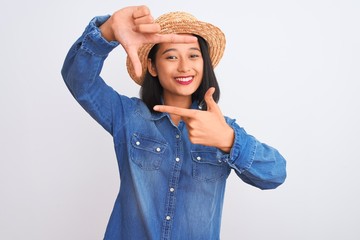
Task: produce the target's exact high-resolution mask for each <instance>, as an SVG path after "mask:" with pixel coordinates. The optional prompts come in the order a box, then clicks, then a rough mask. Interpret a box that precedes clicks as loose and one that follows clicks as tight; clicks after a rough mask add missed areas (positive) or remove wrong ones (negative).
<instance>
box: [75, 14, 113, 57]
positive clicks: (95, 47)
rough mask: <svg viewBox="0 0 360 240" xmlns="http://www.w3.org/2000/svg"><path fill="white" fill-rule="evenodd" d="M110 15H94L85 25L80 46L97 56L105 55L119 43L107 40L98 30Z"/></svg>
mask: <svg viewBox="0 0 360 240" xmlns="http://www.w3.org/2000/svg"><path fill="white" fill-rule="evenodd" d="M109 17H110V15H106V16H99V17H94V18H93V19H92V20H91V21H90V23H89V25H88V26H87V28H86V30H85V32H84V34H83V36H84V38H83V42H82V45H81V48H82V49H84V50H85V51H87V52H89V53H91V54H93V55H98V56H107V55H108V54H109V53H110V52H111V51H112V50H113V49H114V48H115V47H117V46H118V45H119V42H117V41H111V42H108V41H107V40H106V39H105V38H103V36H102V35H101V32H100V30H99V26H101V24H103V23H104V22H105V21H106V20H108V19H109Z"/></svg>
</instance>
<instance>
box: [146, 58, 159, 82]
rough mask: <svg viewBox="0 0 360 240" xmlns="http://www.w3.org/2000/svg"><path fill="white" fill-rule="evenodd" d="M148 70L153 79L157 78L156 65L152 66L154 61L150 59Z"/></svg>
mask: <svg viewBox="0 0 360 240" xmlns="http://www.w3.org/2000/svg"><path fill="white" fill-rule="evenodd" d="M147 68H148V71H149V73H150V74H151V76H153V77H156V76H157V71H156V67H155V65H154V64H152V61H151V59H150V58H148V61H147Z"/></svg>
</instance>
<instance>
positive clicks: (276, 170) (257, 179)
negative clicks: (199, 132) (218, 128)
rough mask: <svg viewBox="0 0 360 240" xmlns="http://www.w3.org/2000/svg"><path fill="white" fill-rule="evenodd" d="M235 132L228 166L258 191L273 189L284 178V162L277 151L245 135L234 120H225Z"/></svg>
mask: <svg viewBox="0 0 360 240" xmlns="http://www.w3.org/2000/svg"><path fill="white" fill-rule="evenodd" d="M227 123H228V124H229V125H230V126H231V127H232V128H233V130H234V132H235V139H234V144H233V146H232V148H231V151H230V154H228V156H227V158H228V161H227V162H228V164H229V166H230V167H231V168H233V169H234V170H235V172H236V174H237V175H238V176H239V177H240V178H241V179H242V180H243V181H244V182H246V183H248V184H250V185H253V186H255V187H258V188H260V189H273V188H276V187H278V186H279V185H281V184H282V183H283V182H284V181H285V178H286V161H285V159H284V157H283V156H282V155H281V154H280V153H279V151H278V150H277V149H275V148H273V147H271V146H269V145H267V144H265V143H261V142H260V141H258V140H257V139H256V138H255V137H253V136H251V135H249V134H247V133H246V131H245V130H244V129H243V128H241V127H240V126H238V125H237V124H236V122H235V120H232V119H229V118H227Z"/></svg>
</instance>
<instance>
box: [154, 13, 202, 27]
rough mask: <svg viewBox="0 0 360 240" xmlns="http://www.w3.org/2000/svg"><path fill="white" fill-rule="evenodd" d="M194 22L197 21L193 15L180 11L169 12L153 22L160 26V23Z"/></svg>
mask: <svg viewBox="0 0 360 240" xmlns="http://www.w3.org/2000/svg"><path fill="white" fill-rule="evenodd" d="M196 21H198V20H197V19H196V18H195V17H194V16H193V15H191V14H190V13H187V12H181V11H176V12H169V13H167V14H163V15H161V16H160V17H159V18H157V19H156V20H155V22H156V23H159V24H160V25H161V24H162V23H168V22H196Z"/></svg>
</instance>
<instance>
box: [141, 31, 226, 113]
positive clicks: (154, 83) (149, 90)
mask: <svg viewBox="0 0 360 240" xmlns="http://www.w3.org/2000/svg"><path fill="white" fill-rule="evenodd" d="M195 36H196V37H197V39H198V41H199V45H200V51H201V54H202V57H203V61H204V70H203V79H202V81H201V83H200V86H199V87H198V89H197V90H196V91H195V92H194V93H193V94H192V101H197V102H198V103H199V104H201V106H200V105H199V106H200V107H201V109H202V110H206V103H205V101H204V96H205V93H206V91H207V90H208V89H209V88H210V87H215V92H214V94H213V99H214V101H215V102H218V101H219V99H220V88H219V84H218V81H217V79H216V76H215V72H214V68H213V66H212V63H211V59H210V55H209V48H208V44H207V42H206V41H205V39H203V38H202V37H200V36H198V35H195ZM158 49H159V45H158V44H156V45H155V46H154V47H152V49H151V50H150V52H149V55H148V58H150V59H151V62H152V64H153V65H155V55H156V52H157V51H158ZM162 93H163V88H162V86H161V85H160V82H159V79H158V77H153V76H151V74H150V73H149V71H146V74H145V78H144V81H143V84H142V86H141V88H140V98H141V99H142V100H143V101H144V103H145V104H146V106H147V107H148V108H149V110H150V111H153V107H154V106H155V105H161V104H163V103H162V101H161V99H162Z"/></svg>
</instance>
